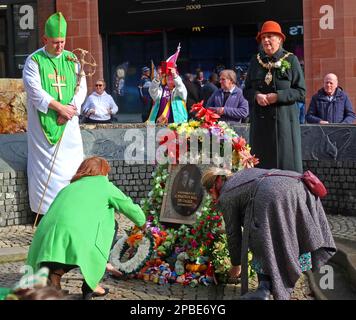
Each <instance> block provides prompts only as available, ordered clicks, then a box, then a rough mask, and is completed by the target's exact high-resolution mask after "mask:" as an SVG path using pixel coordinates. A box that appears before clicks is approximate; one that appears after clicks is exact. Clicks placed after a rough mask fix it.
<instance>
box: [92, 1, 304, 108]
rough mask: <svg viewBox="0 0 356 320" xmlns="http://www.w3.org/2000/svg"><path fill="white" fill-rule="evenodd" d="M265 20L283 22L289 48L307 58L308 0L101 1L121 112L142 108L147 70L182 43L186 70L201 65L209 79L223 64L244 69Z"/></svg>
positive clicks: (181, 66) (107, 67) (107, 58)
mask: <svg viewBox="0 0 356 320" xmlns="http://www.w3.org/2000/svg"><path fill="white" fill-rule="evenodd" d="M265 20H276V21H278V22H280V23H281V25H282V29H283V31H284V32H285V33H286V35H287V41H286V44H285V48H286V49H287V50H290V51H292V52H294V53H295V54H296V55H297V56H298V57H299V58H300V59H301V60H303V55H304V52H303V10H302V0H294V1H292V2H287V1H280V0H278V1H277V0H274V1H271V0H261V1H260V0H256V1H246V0H245V1H237V0H230V1H229V0H223V1H218V0H205V1H203V0H201V1H187V0H185V1H184V0H176V1H168V0H167V1H162V0H159V1H152V0H151V1H145V0H138V1H132V0H121V1H119V2H111V1H110V2H109V1H102V0H99V27H100V33H101V35H102V38H103V43H104V45H103V51H104V75H105V78H106V79H107V80H108V82H109V88H110V89H111V91H112V94H113V96H114V98H115V99H116V100H117V102H118V104H119V106H120V113H139V112H140V110H141V109H140V108H141V106H140V101H139V93H138V89H137V84H138V81H139V79H140V76H141V68H142V67H143V66H148V67H150V66H151V61H152V62H153V64H154V65H158V64H159V63H160V61H162V60H164V59H166V58H167V57H168V56H170V55H171V54H173V53H174V52H175V50H176V48H177V46H178V44H179V43H180V45H181V52H180V56H179V59H178V70H179V72H180V74H185V73H193V74H195V73H196V71H197V69H199V70H202V71H203V72H204V76H205V78H208V77H209V75H210V73H211V72H213V71H217V70H219V69H220V68H222V67H226V68H233V69H235V70H236V71H237V72H240V71H241V70H244V69H245V68H246V67H247V65H248V62H249V60H250V58H251V56H252V55H253V54H254V53H255V52H256V50H257V43H256V40H255V37H256V34H257V32H258V30H259V28H260V26H261V24H262V23H263V22H264V21H265Z"/></svg>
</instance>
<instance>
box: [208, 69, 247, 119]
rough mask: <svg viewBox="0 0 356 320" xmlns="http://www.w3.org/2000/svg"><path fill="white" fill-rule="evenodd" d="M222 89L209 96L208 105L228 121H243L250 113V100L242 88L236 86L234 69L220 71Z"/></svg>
mask: <svg viewBox="0 0 356 320" xmlns="http://www.w3.org/2000/svg"><path fill="white" fill-rule="evenodd" d="M220 84H221V89H219V90H217V91H215V92H214V93H213V95H212V96H211V97H210V98H209V100H208V102H207V104H206V107H207V108H208V109H211V110H212V111H214V112H215V113H217V114H219V115H220V116H221V118H220V120H222V121H226V122H230V123H231V122H241V120H243V119H245V118H246V117H247V116H248V114H249V110H248V102H247V100H246V99H245V98H244V96H243V94H242V90H241V89H240V88H238V87H237V86H236V73H235V72H234V71H233V70H228V69H226V70H223V71H221V72H220Z"/></svg>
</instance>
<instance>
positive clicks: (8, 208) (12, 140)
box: [0, 124, 356, 227]
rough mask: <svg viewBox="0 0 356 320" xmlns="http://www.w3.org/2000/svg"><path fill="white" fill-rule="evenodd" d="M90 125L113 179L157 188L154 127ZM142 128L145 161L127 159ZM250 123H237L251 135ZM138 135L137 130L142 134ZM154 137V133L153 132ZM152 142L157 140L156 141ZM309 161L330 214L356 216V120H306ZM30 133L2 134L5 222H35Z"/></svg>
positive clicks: (87, 142)
mask: <svg viewBox="0 0 356 320" xmlns="http://www.w3.org/2000/svg"><path fill="white" fill-rule="evenodd" d="M102 126H103V125H101V126H97V128H96V127H95V126H84V127H83V130H82V135H83V142H84V151H85V154H86V156H92V155H100V156H103V157H105V158H107V159H108V161H109V163H110V165H111V167H112V169H111V172H110V174H109V179H110V180H111V181H113V183H114V184H115V185H117V186H118V187H120V188H121V190H122V191H123V192H124V193H125V194H127V195H128V196H130V197H131V198H132V199H133V200H134V201H135V202H136V203H140V200H141V199H143V198H145V197H146V196H147V194H148V192H149V191H150V190H151V182H152V172H153V171H154V164H152V163H147V161H146V160H145V159H146V158H147V156H146V155H147V149H148V148H153V146H154V143H153V146H152V141H149V140H150V139H152V138H150V137H151V133H148V132H147V131H146V127H145V126H144V125H120V124H118V125H112V126H109V127H106V128H104V127H102ZM133 128H134V129H137V130H138V131H137V133H140V132H141V133H142V137H143V138H144V139H145V146H144V150H143V151H142V159H141V160H142V161H140V164H130V163H126V162H125V161H124V153H125V149H126V147H127V146H128V145H130V143H131V141H130V140H129V141H125V137H126V138H127V136H126V133H127V130H128V129H133ZM248 129H249V126H248V125H239V126H236V127H235V130H236V131H237V132H238V134H240V135H242V136H244V137H245V138H246V139H247V140H248ZM136 137H137V134H136ZM148 137H149V138H148ZM150 142H151V144H150ZM302 145H303V166H304V169H305V170H311V171H312V172H314V173H315V174H316V175H317V176H318V177H319V178H320V180H321V181H323V182H324V184H325V186H326V187H327V189H328V195H327V196H326V197H325V198H324V199H323V200H322V202H323V205H324V208H325V210H326V212H327V213H328V214H342V215H352V216H356V126H352V125H351V126H346V125H326V126H314V125H303V126H302ZM26 161H27V137H26V134H13V135H0V227H4V226H10V225H18V224H26V223H32V222H33V215H32V214H31V211H30V209H29V203H28V192H27V176H26Z"/></svg>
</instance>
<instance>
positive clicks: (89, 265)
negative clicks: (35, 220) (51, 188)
mask: <svg viewBox="0 0 356 320" xmlns="http://www.w3.org/2000/svg"><path fill="white" fill-rule="evenodd" d="M115 210H117V211H118V212H122V213H123V214H124V215H125V216H126V217H128V218H129V219H130V220H132V221H133V222H134V223H135V224H136V225H138V226H142V225H144V224H145V222H146V218H145V215H144V213H143V212H142V210H141V208H140V207H139V206H138V205H137V204H134V203H133V202H132V200H131V198H129V197H127V196H125V194H124V193H123V192H121V191H120V190H119V189H118V188H117V187H115V186H114V185H113V184H112V183H111V182H109V180H108V178H107V177H105V176H90V177H83V178H81V179H79V180H77V181H75V182H73V183H71V184H69V185H68V186H67V187H65V188H64V189H62V190H61V191H60V192H59V193H58V195H57V197H56V198H55V200H54V201H53V203H52V205H51V206H50V208H49V210H48V212H47V214H46V215H45V216H44V217H43V218H42V220H41V222H40V224H39V225H38V227H37V230H36V232H35V234H34V237H33V240H32V243H31V246H30V249H29V253H28V258H27V264H28V265H30V266H32V267H33V268H34V271H37V270H38V269H39V267H40V263H41V262H45V261H48V262H59V263H63V264H70V265H77V266H79V267H80V270H81V273H82V274H83V277H84V279H85V281H86V282H87V284H88V285H89V286H90V288H92V289H93V290H94V289H95V287H96V286H97V284H98V283H99V281H100V280H101V278H102V277H103V275H104V272H105V267H106V263H107V261H108V258H109V253H110V248H111V244H112V241H113V237H114V226H115V221H114V211H115Z"/></svg>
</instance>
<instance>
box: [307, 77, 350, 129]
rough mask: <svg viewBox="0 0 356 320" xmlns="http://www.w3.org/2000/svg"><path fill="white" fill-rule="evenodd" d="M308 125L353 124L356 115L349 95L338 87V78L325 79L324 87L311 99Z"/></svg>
mask: <svg viewBox="0 0 356 320" xmlns="http://www.w3.org/2000/svg"><path fill="white" fill-rule="evenodd" d="M305 118H306V121H307V122H308V123H320V124H327V123H353V122H354V121H355V119H356V115H355V113H354V111H353V109H352V103H351V101H350V99H349V97H348V96H347V94H346V93H345V92H344V91H343V90H342V88H341V87H339V86H338V79H337V76H336V75H335V74H333V73H329V74H327V75H326V76H325V77H324V87H323V88H321V89H320V90H319V91H318V92H317V93H316V94H315V95H314V96H313V97H312V99H311V101H310V105H309V110H308V112H307V115H306V117H305Z"/></svg>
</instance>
